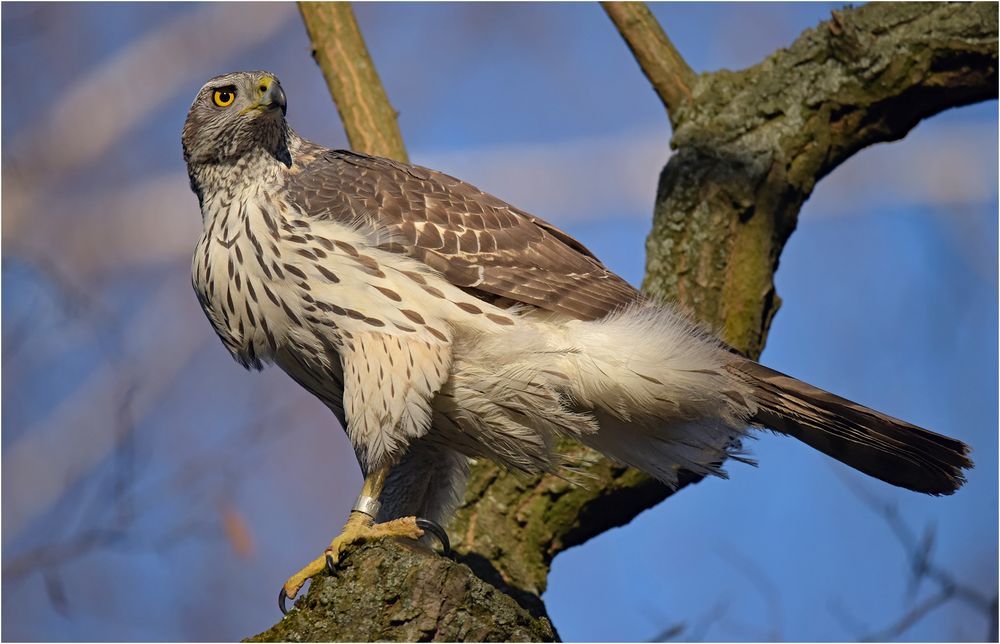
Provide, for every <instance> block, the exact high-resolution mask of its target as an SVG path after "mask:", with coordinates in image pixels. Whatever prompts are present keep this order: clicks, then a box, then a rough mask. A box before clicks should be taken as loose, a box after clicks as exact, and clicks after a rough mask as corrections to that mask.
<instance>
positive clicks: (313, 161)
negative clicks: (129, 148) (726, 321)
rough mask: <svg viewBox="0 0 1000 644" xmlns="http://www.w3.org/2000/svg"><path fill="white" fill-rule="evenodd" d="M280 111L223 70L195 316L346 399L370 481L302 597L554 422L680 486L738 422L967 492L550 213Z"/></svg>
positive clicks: (209, 127) (186, 135)
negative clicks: (330, 565)
mask: <svg viewBox="0 0 1000 644" xmlns="http://www.w3.org/2000/svg"><path fill="white" fill-rule="evenodd" d="M285 108H286V102H285V94H284V92H283V91H282V88H281V85H280V84H279V83H278V79H277V78H275V76H274V75H273V74H269V73H267V72H238V73H232V74H226V75H224V76H218V77H216V78H213V79H211V80H210V81H208V82H207V83H206V84H205V85H204V86H203V87H202V88H201V90H200V91H199V92H198V95H197V96H196V97H195V100H194V103H193V104H192V105H191V110H190V112H189V113H188V117H187V121H186V123H185V124H184V131H183V137H182V139H183V146H184V159H185V161H186V162H187V167H188V173H189V175H190V179H191V188H192V189H193V190H194V192H195V194H196V195H197V196H198V201H199V204H200V206H201V212H202V218H203V224H204V227H203V233H202V236H201V239H200V240H199V241H198V245H197V248H196V250H195V254H194V261H193V264H192V270H193V283H194V289H195V291H196V292H197V294H198V300H199V301H200V302H201V306H202V308H203V309H204V310H205V313H206V315H207V316H208V319H209V320H210V321H211V323H212V326H213V327H214V328H215V330H216V332H217V333H218V334H219V337H220V338H222V341H223V343H224V344H225V346H226V348H227V349H228V350H229V351H230V352H231V353H232V355H233V356H234V357H235V358H236V360H238V361H239V362H240V363H241V364H243V365H244V366H245V367H247V368H253V369H260V368H261V367H262V365H264V364H266V363H276V364H277V365H278V366H280V367H281V368H282V369H283V370H284V371H285V372H286V373H287V374H288V375H290V376H291V377H292V378H293V379H295V381H296V382H298V383H299V384H301V385H302V386H303V387H305V388H306V389H308V390H309V391H310V392H311V393H313V394H314V395H315V396H317V397H318V398H319V399H320V400H322V401H323V402H324V403H325V404H326V405H327V406H328V407H329V408H330V409H331V410H332V411H333V413H334V414H335V415H336V416H337V418H338V419H339V420H340V423H341V425H342V426H343V427H344V428H345V429H346V431H347V435H348V436H349V437H350V440H351V443H352V444H353V446H354V450H355V453H356V454H357V458H358V462H359V463H360V465H361V469H362V471H363V473H364V476H365V482H364V486H363V488H362V491H361V495H360V497H359V499H358V501H357V503H356V504H355V507H354V511H353V512H352V513H351V515H350V518H349V519H348V521H347V525H346V526H345V528H344V532H343V533H342V534H341V535H339V536H338V537H336V538H335V539H334V540H333V542H332V543H331V544H330V547H329V548H328V549H327V553H326V555H324V556H321V557H318V558H317V559H316V560H315V561H313V562H312V563H310V564H309V565H308V566H306V567H305V568H304V569H303V570H302V571H300V572H299V573H297V574H296V575H294V576H293V577H292V578H290V579H289V580H288V582H287V583H286V584H285V586H284V588H283V593H286V594H287V595H288V596H289V597H294V596H295V594H296V592H297V591H298V589H299V588H300V587H301V585H302V584H303V583H304V581H305V580H306V579H307V578H308V577H309V576H311V575H313V574H315V573H317V572H319V571H320V570H322V569H323V567H324V564H325V559H326V556H327V555H328V556H329V557H330V558H331V559H332V560H333V561H334V562H336V560H337V558H338V556H339V554H340V553H341V551H342V549H343V548H344V547H345V546H346V545H348V544H350V543H352V542H355V541H358V540H362V539H366V538H373V537H379V536H386V535H407V536H411V537H419V536H421V535H422V533H423V530H422V529H421V525H427V524H423V523H421V524H418V522H417V520H416V519H415V517H425V518H428V519H431V520H433V521H441V520H443V519H444V518H446V517H447V516H448V514H449V513H450V512H451V511H452V510H453V509H454V507H455V504H456V503H457V501H458V498H459V495H460V493H461V490H462V486H463V484H464V480H465V475H466V471H467V459H468V458H469V457H475V458H489V459H493V460H494V461H496V462H498V463H501V464H502V465H504V466H506V467H508V468H510V469H513V470H520V471H525V472H538V471H553V470H557V469H558V468H560V467H561V465H562V464H563V463H562V461H561V460H560V457H559V455H558V454H557V453H556V450H555V446H556V440H557V438H558V437H561V436H569V437H572V438H575V439H577V440H579V441H582V442H583V443H584V444H586V445H588V446H590V447H592V448H594V449H596V450H597V451H599V452H601V453H603V454H605V455H607V456H608V457H610V458H612V459H615V460H617V461H620V462H622V463H626V464H628V465H631V466H634V467H637V468H639V469H641V470H643V471H645V472H648V473H649V474H651V475H652V476H654V477H656V478H657V479H659V480H660V481H663V482H664V483H665V484H667V485H670V486H675V485H676V484H677V481H678V472H680V471H681V470H687V471H689V472H692V473H695V474H706V473H719V471H720V470H719V464H720V463H722V461H724V460H725V459H726V457H727V456H730V455H731V452H732V450H733V446H734V445H738V439H739V438H740V437H741V436H742V435H743V434H744V433H745V432H746V431H747V429H748V428H769V429H771V430H774V431H777V432H780V433H783V434H787V435H789V436H794V437H795V438H797V439H799V440H801V441H803V442H805V443H807V444H809V445H811V446H812V447H814V448H816V449H818V450H821V451H822V452H824V453H826V454H828V455H830V456H832V457H833V458H835V459H837V460H839V461H841V462H843V463H846V464H847V465H849V466H851V467H854V468H856V469H858V470H860V471H862V472H864V473H866V474H870V475H871V476H874V477H877V478H879V479H882V480H883V481H887V482H889V483H891V484H893V485H898V486H902V487H905V488H909V489H911V490H916V491H919V492H926V493H928V494H950V493H951V492H954V491H955V490H956V489H957V488H958V487H959V486H960V485H961V484H962V483H963V481H964V478H963V474H962V470H963V469H966V468H969V467H971V462H970V460H969V459H968V457H967V454H968V447H967V446H966V445H965V444H963V443H961V442H960V441H957V440H954V439H951V438H948V437H945V436H941V435H939V434H935V433H932V432H929V431H927V430H924V429H921V428H919V427H916V426H914V425H911V424H909V423H906V422H903V421H900V420H896V419H895V418H890V417H889V416H886V415H885V414H881V413H879V412H877V411H874V410H872V409H869V408H867V407H864V406H862V405H859V404H857V403H854V402H851V401H848V400H845V399H843V398H840V397H838V396H835V395H833V394H831V393H828V392H826V391H823V390H821V389H818V388H816V387H813V386H810V385H808V384H806V383H804V382H801V381H799V380H796V379H794V378H791V377H789V376H786V375H783V374H781V373H778V372H776V371H773V370H771V369H768V368H767V367H764V366H762V365H760V364H758V363H756V362H753V361H751V360H747V359H745V358H743V357H740V356H739V355H736V354H735V353H733V352H731V351H729V350H727V348H726V347H725V346H724V345H723V344H722V343H720V342H719V341H718V340H716V339H715V338H713V337H712V336H711V335H710V334H708V333H706V332H705V331H703V330H702V329H700V328H699V327H698V326H697V325H696V324H694V323H693V322H692V321H690V320H689V319H688V318H687V317H685V316H684V315H681V314H679V313H678V312H677V311H675V310H674V309H672V308H670V307H669V306H665V305H663V304H659V303H655V302H652V301H650V300H648V299H647V298H645V297H643V295H641V294H640V293H639V292H638V291H637V290H636V289H635V288H633V287H632V286H630V285H629V284H628V283H626V282H625V281H624V280H622V279H621V278H620V277H618V276H617V275H615V274H614V273H612V272H611V271H609V270H608V269H607V268H606V267H605V266H604V265H603V264H602V263H601V262H600V260H598V259H597V258H596V257H595V256H594V255H593V254H592V253H591V252H590V251H589V250H587V249H586V248H585V247H584V246H583V245H582V244H581V243H580V242H578V241H576V240H575V239H573V238H572V237H570V236H569V235H567V234H566V233H564V232H563V231H561V230H559V229H558V228H556V227H554V226H553V225H551V224H549V223H548V222H546V221H544V220H542V219H539V218H538V217H535V216H534V215H531V214H529V213H527V212H524V211H523V210H519V209H518V208H515V207H514V206H511V205H510V204H508V203H505V202H504V201H502V200H500V199H497V198H496V197H494V196H492V195H489V194H486V193H484V192H482V191H481V190H479V189H477V188H475V187H474V186H472V185H469V184H468V183H465V182H463V181H460V180H458V179H455V178H453V177H450V176H448V175H446V174H442V173H440V172H435V171H434V170H428V169H427V168H422V167H419V166H415V165H408V164H405V163H398V162H396V161H391V160H389V159H383V158H378V157H373V156H368V155H365V154H359V153H356V152H349V151H345V150H331V149H327V148H324V147H322V146H320V145H317V144H315V143H311V142H309V141H306V140H305V139H303V138H301V137H299V136H298V135H297V134H296V133H295V132H294V131H293V130H292V129H291V128H290V127H289V125H288V123H287V122H286V120H285ZM376 520H377V521H379V523H375V521H376Z"/></svg>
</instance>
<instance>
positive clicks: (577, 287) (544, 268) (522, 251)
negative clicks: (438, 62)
mask: <svg viewBox="0 0 1000 644" xmlns="http://www.w3.org/2000/svg"><path fill="white" fill-rule="evenodd" d="M296 165H297V166H299V169H298V171H297V172H294V173H290V174H289V179H288V185H287V189H288V193H289V198H290V199H292V200H293V201H294V202H295V203H296V205H298V207H300V208H301V209H302V210H303V211H304V212H306V213H308V214H310V215H311V216H316V217H324V218H331V219H334V220H337V221H340V222H342V223H345V224H349V225H357V224H359V223H362V222H364V223H369V224H371V225H374V226H375V227H376V229H378V230H380V231H385V232H388V233H389V235H387V236H386V237H385V238H386V239H389V240H391V241H388V242H386V243H385V244H383V246H384V247H385V248H384V249H385V250H390V251H393V252H398V253H402V254H405V255H407V256H410V257H413V258H416V259H418V260H420V261H422V262H424V263H425V264H427V265H429V266H430V267H431V268H433V269H435V270H437V271H439V272H440V273H441V274H442V275H443V276H444V277H445V278H446V279H448V280H449V281H450V282H452V283H453V284H455V285H456V286H459V287H462V288H466V289H474V290H475V291H476V294H477V295H478V296H480V297H482V298H483V299H488V300H490V301H495V300H497V299H504V300H510V301H513V302H520V303H524V304H530V305H534V306H537V307H539V308H542V309H546V310H551V311H557V312H562V313H566V314H569V315H572V316H573V317H578V318H584V319H592V318H597V317H602V316H604V315H607V314H608V313H610V312H611V311H613V310H615V309H616V308H620V307H622V306H625V305H627V304H629V303H631V302H634V301H635V300H636V299H637V298H638V297H639V296H638V293H637V291H636V290H635V289H634V288H633V287H632V286H630V285H629V284H628V283H627V282H625V281H624V280H622V279H621V278H620V277H618V276H617V275H615V274H614V273H612V272H611V271H609V270H608V269H607V268H606V267H605V266H604V264H602V263H601V262H600V260H598V259H597V257H596V256H595V255H594V254H593V253H592V252H591V251H590V250H589V249H588V248H587V247H586V246H584V245H583V244H582V243H580V242H579V241H578V240H576V239H575V238H573V237H572V236H571V235H569V234H567V233H565V232H564V231H562V230H560V229H559V228H557V227H556V226H554V225H552V224H550V223H549V222H547V221H545V220H544V219H542V218H540V217H536V216H534V215H532V214H530V213H528V212H525V211H523V210H521V209H519V208H517V207H515V206H512V205H511V204H508V203H507V202H505V201H503V200H502V199H499V198H497V197H495V196H493V195H491V194H489V193H487V192H484V191H482V190H480V189H479V188H477V187H475V186H473V185H472V184H470V183H467V182H465V181H462V180H460V179H457V178H455V177H453V176H451V175H448V174H445V173H443V172H439V171H436V170H431V169H429V168H425V167H422V166H418V165H411V164H408V163H401V162H398V161H394V160H392V159H386V158H382V157H376V156H370V155H366V154H361V153H358V152H352V151H347V150H331V149H315V148H309V149H308V150H306V153H305V154H303V155H302V162H301V163H298V162H297V163H296Z"/></svg>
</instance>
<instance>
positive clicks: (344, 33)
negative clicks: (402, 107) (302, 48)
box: [299, 2, 409, 162]
mask: <svg viewBox="0 0 1000 644" xmlns="http://www.w3.org/2000/svg"><path fill="white" fill-rule="evenodd" d="M299 11H301V12H302V20H303V21H304V22H305V24H306V31H308V32H309V38H310V39H311V40H312V47H313V48H312V54H313V58H314V59H315V60H316V63H317V64H318V65H319V67H320V69H321V70H322V71H323V77H324V78H326V85H327V87H329V88H330V95H331V96H332V97H333V102H334V103H336V105H337V111H338V112H340V120H341V122H343V124H344V130H345V131H346V132H347V140H348V142H350V144H351V149H352V150H357V151H358V152H365V153H367V154H375V155H378V156H382V157H389V158H390V159H396V160H397V161H404V162H405V161H409V158H408V157H407V155H406V147H405V146H404V145H403V136H402V134H400V132H399V123H398V122H397V121H396V116H397V112H396V110H394V109H393V108H392V105H390V104H389V98H388V97H387V96H386V93H385V89H384V88H383V87H382V82H381V81H380V80H379V77H378V72H377V71H375V65H374V63H372V59H371V56H370V55H369V54H368V47H366V46H365V41H364V38H363V37H362V36H361V30H360V29H358V23H357V21H356V20H355V19H354V10H353V9H352V8H351V4H350V3H349V2H300V3H299Z"/></svg>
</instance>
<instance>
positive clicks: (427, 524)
mask: <svg viewBox="0 0 1000 644" xmlns="http://www.w3.org/2000/svg"><path fill="white" fill-rule="evenodd" d="M417 527H418V528H420V529H421V530H423V531H424V532H430V533H431V534H432V535H434V536H435V537H437V540H438V541H440V542H441V547H442V548H443V550H444V552H443V553H442V554H444V555H445V556H448V555H450V554H451V542H450V541H448V533H447V532H445V531H444V528H442V527H441V526H439V525H438V524H436V523H434V522H433V521H431V520H430V519H425V518H423V517H417Z"/></svg>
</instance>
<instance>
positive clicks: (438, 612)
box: [258, 3, 997, 641]
mask: <svg viewBox="0 0 1000 644" xmlns="http://www.w3.org/2000/svg"><path fill="white" fill-rule="evenodd" d="M624 22H627V21H624ZM313 45H314V48H316V49H317V50H322V49H323V48H324V47H325V46H326V43H323V42H314V43H313ZM630 46H633V47H634V43H633V42H630ZM317 59H318V60H322V57H317ZM324 71H326V72H328V73H336V70H335V69H333V68H331V69H329V70H327V69H324ZM685 78H687V77H685ZM690 89H691V97H690V99H687V100H680V99H678V100H680V102H679V103H676V104H673V105H671V114H670V117H671V121H672V123H673V124H674V126H675V131H674V136H673V139H672V141H671V146H672V147H673V148H674V150H675V153H674V154H673V156H672V157H671V159H670V161H669V162H668V164H667V166H666V167H665V168H664V169H663V172H662V173H661V176H660V182H659V187H658V190H657V195H656V206H655V211H654V218H653V228H652V232H651V233H650V236H649V238H648V240H647V244H646V248H647V253H648V256H647V265H646V277H645V281H644V283H643V288H644V290H645V291H646V292H647V293H649V294H650V295H653V296H656V297H661V298H664V299H668V300H673V301H675V302H677V303H678V304H679V305H680V306H681V307H682V308H684V309H686V310H688V311H690V312H692V313H693V314H694V315H695V317H697V318H698V319H699V320H701V321H702V322H703V323H705V324H707V325H710V326H711V327H713V328H715V329H716V330H718V332H719V333H720V335H721V336H722V337H723V338H724V339H725V340H726V341H727V342H729V343H730V344H731V345H732V346H734V347H735V348H737V349H739V350H741V351H743V352H745V353H746V354H748V355H750V356H752V357H756V356H758V355H759V354H760V352H761V350H762V349H763V346H764V341H765V338H766V336H767V331H768V327H769V325H770V322H771V319H772V318H773V316H774V314H775V312H776V311H777V309H778V306H779V304H780V300H779V298H778V296H777V294H776V293H775V290H774V282H773V277H774V272H775V270H776V269H777V266H778V258H779V256H780V253H781V250H782V248H783V247H784V244H785V242H786V241H787V239H788V237H789V235H790V234H791V233H792V231H793V230H794V229H795V225H796V219H797V216H798V212H799V209H800V208H801V206H802V204H803V202H804V201H805V200H806V199H807V198H808V197H809V195H810V193H811V192H812V190H813V188H814V186H815V184H816V182H817V181H819V180H820V179H821V178H822V177H824V176H825V175H826V174H828V173H829V172H830V171H831V170H832V169H833V168H835V167H836V166H837V165H838V164H840V163H842V162H843V161H844V160H846V159H847V158H849V157H850V156H851V155H852V154H854V153H855V152H857V151H858V150H860V149H862V148H863V147H865V146H868V145H871V144H873V143H877V142H880V141H891V140H895V139H899V138H901V137H903V136H905V135H906V133H907V132H908V131H909V130H910V129H912V128H913V126H914V125H916V124H917V123H918V122H919V121H920V120H921V119H923V118H926V117H928V116H931V115H933V114H936V113H938V112H940V111H941V110H944V109H947V108H949V107H956V106H960V105H966V104H969V103H972V102H976V101H980V100H985V99H988V98H993V97H996V95H997V5H996V4H995V3H981V4H971V5H968V4H966V5H945V4H888V3H886V4H882V3H876V4H872V5H866V6H864V7H861V8H859V9H845V10H843V11H838V12H834V14H833V17H832V18H831V19H830V20H828V21H826V22H823V23H821V24H820V25H818V26H817V27H816V28H814V29H810V30H807V31H806V32H804V33H803V34H802V35H801V36H800V37H799V38H798V39H797V40H796V41H795V42H794V43H793V44H792V45H790V46H789V47H788V48H787V49H781V50H779V51H777V52H775V53H774V54H773V55H771V56H770V57H768V58H767V59H766V60H764V61H762V62H761V63H759V64H758V65H755V66H753V67H751V68H749V69H746V70H742V71H738V72H733V71H725V70H723V71H718V72H713V73H708V74H702V75H700V76H697V77H695V78H694V79H693V81H692V83H691V87H690ZM681 95H682V94H678V96H681ZM354 125H355V126H357V125H358V124H354ZM539 214H541V215H543V216H544V213H539ZM563 447H564V451H565V452H566V453H567V455H568V456H569V458H570V460H574V461H576V462H579V463H586V464H587V465H586V466H585V467H584V468H583V469H584V472H585V475H586V478H585V479H584V481H585V482H584V484H583V485H574V484H572V483H570V482H568V481H566V480H564V479H560V478H558V477H554V476H535V477H529V476H523V475H517V474H512V473H509V472H504V471H503V470H501V469H500V468H498V467H497V466H496V465H493V464H491V463H486V462H484V463H479V464H477V465H476V466H475V467H473V470H472V475H471V478H470V482H469V486H468V493H467V495H466V499H465V502H464V504H463V505H462V507H461V508H460V509H459V511H458V513H457V515H456V517H455V520H454V521H453V522H452V524H451V525H450V526H449V533H450V535H451V537H452V540H453V541H454V542H455V548H456V550H457V551H458V553H459V555H460V557H461V560H462V561H463V562H465V563H467V564H468V565H469V566H471V570H472V571H474V572H475V574H473V573H472V572H471V571H470V568H466V567H464V566H459V565H457V564H455V563H453V562H450V561H448V560H446V559H443V558H441V557H439V556H436V555H433V554H430V553H413V552H409V551H406V550H404V548H403V546H400V545H398V544H379V545H370V546H366V547H364V548H362V549H359V550H356V551H354V552H352V553H351V554H350V556H349V558H348V561H347V564H346V567H344V568H343V569H342V570H341V571H339V572H338V574H337V576H336V577H333V578H325V577H319V578H316V579H314V581H313V587H311V588H310V591H309V593H308V594H307V596H306V597H305V599H304V600H302V603H300V607H299V608H298V609H297V610H296V611H294V612H293V615H292V616H290V617H288V618H286V619H284V620H282V621H281V622H280V623H279V624H278V625H276V626H275V627H274V628H273V629H271V630H270V631H268V632H266V633H263V634H261V635H260V636H258V638H260V639H259V641H278V640H294V641H306V640H312V641H319V640H350V641H356V640H371V639H385V640H421V639H438V640H447V639H453V640H461V639H465V640H476V639H481V640H511V641H513V640H518V639H522V638H527V639H535V640H540V641H545V640H551V639H553V638H554V637H555V636H556V634H555V631H553V630H552V629H551V627H550V626H549V625H548V621H547V619H545V617H544V616H545V608H544V604H543V603H542V601H541V598H540V597H541V594H542V592H543V591H544V590H545V587H546V580H547V576H548V571H549V566H550V564H551V561H552V559H553V557H555V556H556V555H557V554H558V553H559V552H562V551H563V550H565V549H567V548H569V547H572V546H574V545H577V544H580V543H583V542H584V541H586V540H587V539H589V538H591V537H593V536H595V535H597V534H600V533H602V532H604V531H606V530H608V529H610V528H612V527H615V526H619V525H623V524H625V523H628V522H629V521H630V520H631V519H632V518H634V517H635V516H636V515H637V514H639V513H640V512H642V511H643V510H645V509H647V508H649V507H652V506H653V505H655V504H656V503H659V502H660V501H662V500H663V499H664V498H666V497H667V496H669V495H670V494H671V492H670V490H668V489H667V488H665V487H664V486H663V485H661V484H659V483H657V482H656V481H654V480H653V479H651V478H650V477H648V476H646V475H645V474H643V473H641V472H638V471H635V470H632V469H629V468H626V467H623V466H620V465H617V464H614V463H611V462H609V461H608V460H606V459H604V458H601V457H600V456H599V455H597V454H595V453H594V452H592V451H589V450H587V449H586V448H584V447H582V446H580V445H579V444H576V443H572V442H566V443H564V445H563ZM692 481H694V479H693V477H688V479H687V480H686V483H689V482H692ZM459 580H460V581H459ZM483 580H485V581H483ZM486 582H488V583H486ZM491 585H492V586H494V587H495V588H497V589H500V590H502V591H503V592H496V590H493V591H491V590H490V588H489V586H491ZM441 594H445V595H447V598H442V597H440V596H439V595H441ZM400 607H409V608H402V609H401V608H400ZM411 609H412V610H411ZM400 611H402V612H400ZM414 611H416V612H414ZM422 611H426V614H424V613H422ZM490 614H496V615H501V616H502V619H500V620H494V622H493V624H494V627H493V628H492V629H491V628H490V627H489V623H490V621H489V619H488V616H489V615H490ZM394 616H395V617H394Z"/></svg>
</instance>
